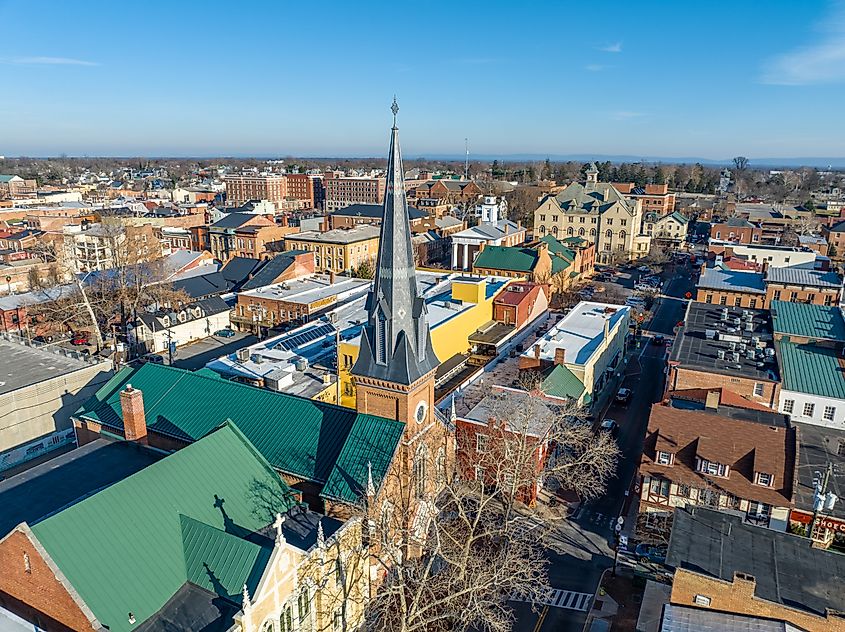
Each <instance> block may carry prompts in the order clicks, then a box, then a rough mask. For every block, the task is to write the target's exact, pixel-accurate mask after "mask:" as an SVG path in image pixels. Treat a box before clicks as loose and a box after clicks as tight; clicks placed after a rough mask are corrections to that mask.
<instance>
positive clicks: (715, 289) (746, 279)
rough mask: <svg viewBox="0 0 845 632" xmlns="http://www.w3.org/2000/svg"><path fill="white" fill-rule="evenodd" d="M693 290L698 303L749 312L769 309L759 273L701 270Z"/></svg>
mask: <svg viewBox="0 0 845 632" xmlns="http://www.w3.org/2000/svg"><path fill="white" fill-rule="evenodd" d="M696 288H697V289H696V300H697V301H698V302H699V303H708V304H713V305H722V306H729V307H748V308H750V309H760V308H765V307H766V306H767V305H768V298H767V296H766V284H765V280H764V279H763V274H762V273H758V272H748V271H745V270H732V269H730V268H729V267H728V266H717V267H709V268H708V267H704V268H702V272H701V276H700V277H699V279H698V284H697V285H696Z"/></svg>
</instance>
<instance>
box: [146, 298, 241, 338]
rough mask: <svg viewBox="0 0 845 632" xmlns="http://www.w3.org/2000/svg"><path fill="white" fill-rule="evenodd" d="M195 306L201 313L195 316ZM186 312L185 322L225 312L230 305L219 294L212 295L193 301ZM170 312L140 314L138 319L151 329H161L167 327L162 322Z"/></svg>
mask: <svg viewBox="0 0 845 632" xmlns="http://www.w3.org/2000/svg"><path fill="white" fill-rule="evenodd" d="M195 307H199V309H200V315H199V316H195V315H194V314H193V313H192V309H193V308H195ZM183 309H184V310H185V312H186V317H187V318H186V320H185V322H188V323H189V322H191V321H194V320H200V319H201V318H206V317H208V316H214V315H215V314H222V313H223V312H228V311H229V306H228V305H227V304H226V301H224V300H223V299H222V298H220V297H219V296H210V297H208V298H204V299H202V300H199V301H196V302H194V303H191V304H190V305H186V306H185V307H184V308H183ZM169 313H170V312H156V313H155V314H140V315H139V316H138V320H140V321H141V322H143V323H144V324H145V325H146V326H147V327H148V328H149V329H151V330H157V331H161V330H162V329H165V328H166V326H165V325H164V324H163V323H162V320H161V319H162V318H163V317H164V316H165V315H167V314H169ZM179 324H181V323H172V322H171V323H170V326H171V327H172V326H174V325H179Z"/></svg>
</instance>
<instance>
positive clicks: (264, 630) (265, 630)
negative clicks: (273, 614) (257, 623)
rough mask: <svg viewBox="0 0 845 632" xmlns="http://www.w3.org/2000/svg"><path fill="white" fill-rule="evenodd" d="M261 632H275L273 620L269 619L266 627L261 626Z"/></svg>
mask: <svg viewBox="0 0 845 632" xmlns="http://www.w3.org/2000/svg"><path fill="white" fill-rule="evenodd" d="M261 632H273V622H272V621H268V622H267V623H265V624H264V627H262V628H261Z"/></svg>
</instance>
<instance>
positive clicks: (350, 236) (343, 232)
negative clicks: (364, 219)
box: [286, 224, 381, 244]
mask: <svg viewBox="0 0 845 632" xmlns="http://www.w3.org/2000/svg"><path fill="white" fill-rule="evenodd" d="M380 231H381V227H380V226H375V225H373V224H361V225H359V226H356V227H354V228H335V229H333V230H327V231H325V232H322V233H321V232H319V231H316V230H313V231H306V232H304V233H294V234H292V235H288V236H287V237H286V239H288V240H289V241H310V242H318V243H326V244H352V243H355V242H356V241H365V240H367V239H375V238H377V237H378V236H379V233H380Z"/></svg>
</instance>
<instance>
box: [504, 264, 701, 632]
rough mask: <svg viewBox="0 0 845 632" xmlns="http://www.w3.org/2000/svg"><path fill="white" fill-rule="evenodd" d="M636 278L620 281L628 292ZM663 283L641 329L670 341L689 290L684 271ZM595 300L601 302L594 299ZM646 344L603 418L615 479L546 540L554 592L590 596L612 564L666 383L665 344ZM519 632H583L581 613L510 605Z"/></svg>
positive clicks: (676, 270) (672, 270) (672, 271)
mask: <svg viewBox="0 0 845 632" xmlns="http://www.w3.org/2000/svg"><path fill="white" fill-rule="evenodd" d="M637 276H638V275H637V274H634V275H631V276H627V275H626V277H624V278H622V279H619V284H620V285H623V286H626V287H630V286H631V285H633V282H634V279H635V278H636V277H637ZM664 276H665V277H666V278H667V283H666V285H665V287H664V295H663V296H662V297H661V298H660V299H659V300H658V301H657V302H656V303H655V306H654V308H653V310H652V312H653V316H652V319H651V320H650V321H649V322H648V323H647V324H646V326H645V328H644V329H645V332H646V333H647V334H662V335H664V336H669V337H671V336H673V335H674V328H675V326H676V325H677V324H678V322H679V321H681V320H682V319H683V316H684V311H685V309H686V300H685V299H684V295H685V294H686V293H687V292H689V291H692V289H693V285H692V281H691V279H690V269H689V266H676V267H672V266H670V267H668V268H667V270H666V271H665V273H664ZM597 300H601V298H600V295H597ZM649 340H650V339H645V340H644V342H643V343H642V344H643V346H642V347H640V349H639V350H637V351H635V353H634V356H633V357H632V358H631V360H630V362H629V364H628V367H627V370H626V375H625V378H624V380H623V382H622V386H625V387H627V388H630V389H631V391H632V392H633V395H632V396H631V401H630V402H629V403H628V405H627V406H619V405H616V404H615V403H611V404H610V406H609V407H608V409H607V411H606V413H605V416H606V417H610V418H612V419H615V420H616V421H617V422H618V423H619V435H618V437H617V441H618V443H619V447H620V450H621V458H620V462H619V465H618V469H617V473H616V476H615V477H614V478H613V479H612V480H611V481H610V482H609V483H608V487H607V491H606V493H605V494H604V495H602V496H601V497H600V498H597V499H596V500H594V501H591V502H589V503H585V505H584V506H583V507H582V508H581V510H579V511H578V513H577V514H576V515H575V516H574V517H573V518H571V519H570V520H569V521H567V523H565V524H563V525H562V526H561V527H560V528H559V529H557V530H556V531H555V532H554V533H553V534H550V535H549V536H547V538H546V539H547V542H548V543H549V545H550V550H549V553H548V555H549V561H550V567H549V579H550V584H551V586H552V587H553V588H560V589H564V590H572V591H579V592H586V593H594V592H595V591H596V589H597V588H598V582H599V579H600V578H601V574H602V572H603V571H604V570H605V569H607V568H610V567H611V566H612V565H613V551H612V541H613V540H612V538H613V525H614V524H615V522H616V518H617V516H619V515H620V513H622V510H623V506H624V503H625V492H626V491H628V490H629V488H630V485H631V482H632V479H633V476H634V473H635V472H636V469H637V464H638V463H639V458H640V454H641V453H642V448H643V440H644V436H645V430H646V426H647V425H648V417H649V414H650V411H651V405H652V404H653V403H654V402H657V401H659V399H660V398H661V396H662V394H663V386H664V382H665V373H664V370H665V367H666V360H665V356H666V353H667V351H668V349H667V347H666V346H664V345H654V344H650V343H649ZM514 613H515V615H516V622H515V624H514V630H518V631H519V632H552V631H553V630H554V631H560V632H570V631H571V632H576V631H580V630H582V629H583V626H584V623H585V621H586V616H587V613H586V612H578V611H574V610H565V609H562V608H555V607H551V608H541V609H540V611H539V612H532V610H531V607H530V605H529V604H514Z"/></svg>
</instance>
